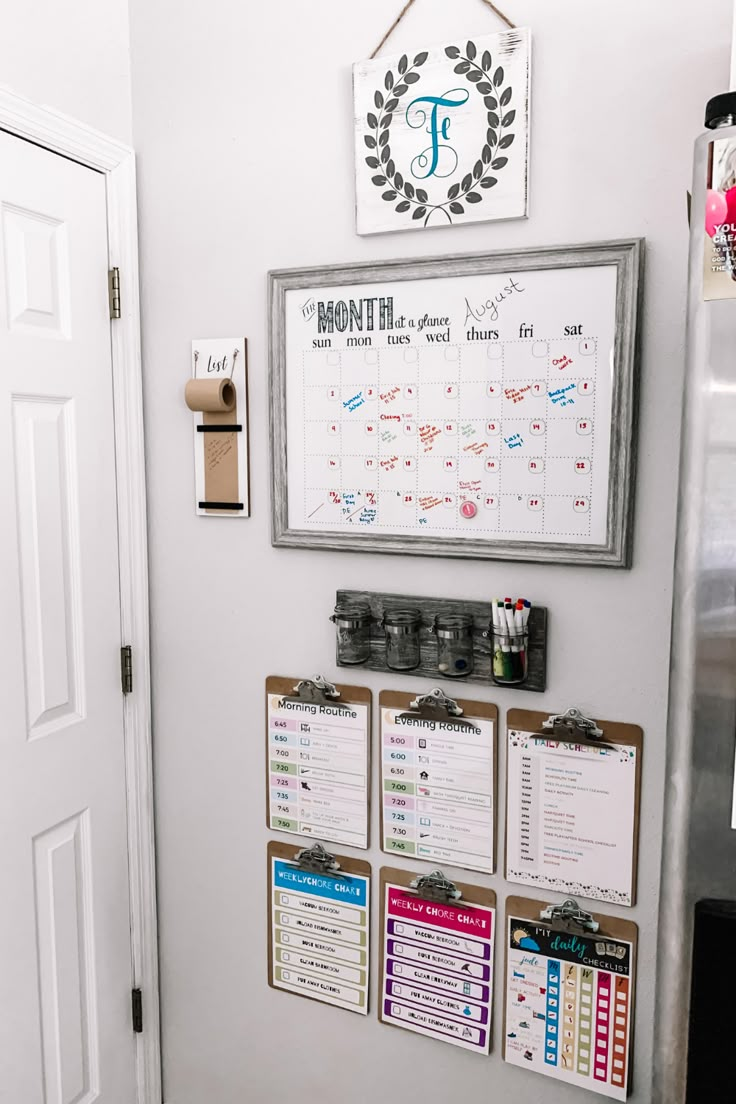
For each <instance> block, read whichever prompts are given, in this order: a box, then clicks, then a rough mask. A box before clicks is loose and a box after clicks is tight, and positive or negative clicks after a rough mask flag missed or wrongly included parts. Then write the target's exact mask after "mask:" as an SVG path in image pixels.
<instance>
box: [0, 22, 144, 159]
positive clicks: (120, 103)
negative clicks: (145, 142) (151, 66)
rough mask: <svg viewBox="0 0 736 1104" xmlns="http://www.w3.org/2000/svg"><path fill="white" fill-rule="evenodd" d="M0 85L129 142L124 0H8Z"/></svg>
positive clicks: (0, 50) (1, 42)
mask: <svg viewBox="0 0 736 1104" xmlns="http://www.w3.org/2000/svg"><path fill="white" fill-rule="evenodd" d="M0 85H7V86H8V87H9V88H10V89H12V91H13V92H17V93H19V94H20V95H22V96H25V97H26V98H27V99H29V100H33V101H34V102H35V103H39V104H45V105H47V106H49V107H53V108H55V109H56V110H57V111H61V112H63V113H64V114H65V115H70V116H72V118H74V119H77V120H78V121H79V122H82V123H87V125H88V126H91V127H94V128H95V129H96V130H100V131H102V132H103V133H104V134H107V135H108V136H109V137H111V138H118V139H119V140H120V141H122V142H130V140H131V105H130V51H129V29H128V3H127V0H6V2H5V3H4V4H3V12H2V32H1V33H0Z"/></svg>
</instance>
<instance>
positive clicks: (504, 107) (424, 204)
mask: <svg viewBox="0 0 736 1104" xmlns="http://www.w3.org/2000/svg"><path fill="white" fill-rule="evenodd" d="M530 47H531V36H530V32H529V30H528V29H527V28H519V29H516V28H515V29H514V30H511V31H503V32H501V33H500V34H490V35H481V36H477V37H476V38H474V39H470V40H469V41H467V42H466V43H464V44H450V45H446V46H438V47H435V48H433V49H431V50H421V51H419V52H418V53H416V54H411V53H406V54H402V55H401V56H400V57H399V56H394V57H389V58H376V59H374V60H370V61H361V62H358V63H357V64H356V65H355V66H354V67H353V91H354V103H355V183H356V216H357V231H358V233H359V234H379V233H385V232H386V231H389V230H416V229H424V228H425V227H436V226H450V225H454V224H458V225H461V224H462V223H464V222H486V221H489V220H492V219H510V218H525V217H526V215H527V199H528V155H529V64H530Z"/></svg>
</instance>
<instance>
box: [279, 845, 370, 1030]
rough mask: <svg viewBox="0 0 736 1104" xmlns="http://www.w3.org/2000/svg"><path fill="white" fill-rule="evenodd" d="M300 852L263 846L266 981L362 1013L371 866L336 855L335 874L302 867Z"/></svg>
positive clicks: (291, 847)
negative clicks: (266, 886) (267, 921)
mask: <svg viewBox="0 0 736 1104" xmlns="http://www.w3.org/2000/svg"><path fill="white" fill-rule="evenodd" d="M299 851H300V848H299V847H295V846H294V845H293V844H283V843H276V842H273V841H272V842H271V843H269V845H268V875H269V883H268V884H269V915H270V925H269V927H270V931H269V936H270V938H269V959H268V982H269V985H270V986H271V987H272V988H273V989H282V990H285V991H286V992H289V993H294V994H296V995H298V996H302V997H310V998H312V1000H318V1001H323V1002H324V1003H326V1004H333V1005H335V1006H336V1007H338V1008H344V1009H347V1010H348V1011H350V1012H357V1013H359V1014H360V1015H363V1016H365V1015H366V1014H367V1012H368V978H369V968H370V884H371V876H370V875H371V868H370V866H369V865H368V863H366V862H363V861H361V860H360V859H348V858H345V857H343V856H335V858H336V859H337V862H338V865H339V870H338V871H336V872H320V871H315V870H305V869H300V866H299V864H298V861H297V854H298V852H299Z"/></svg>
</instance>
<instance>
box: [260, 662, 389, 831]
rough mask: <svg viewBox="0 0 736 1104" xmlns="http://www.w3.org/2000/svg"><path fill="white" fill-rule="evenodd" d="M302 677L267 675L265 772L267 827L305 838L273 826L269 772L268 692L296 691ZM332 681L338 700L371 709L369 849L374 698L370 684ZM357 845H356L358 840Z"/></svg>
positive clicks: (368, 734)
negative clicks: (355, 684)
mask: <svg viewBox="0 0 736 1104" xmlns="http://www.w3.org/2000/svg"><path fill="white" fill-rule="evenodd" d="M300 681H301V680H300V679H298V678H284V677H282V676H281V675H269V676H268V678H267V679H266V714H265V729H266V763H265V771H264V774H265V780H266V827H267V828H268V830H269V832H279V831H284V832H285V833H287V834H288V835H290V836H294V835H297V836H300V838H303V835H302V833H300V832H292V831H291V830H290V829H280V828H273V827H272V826H271V784H270V775H271V772H270V769H269V762H270V745H269V740H268V696H269V694H283V695H289V696H293V695H294V687H295V686H296V685H297V683H298V682H300ZM333 685H334V687H335V689H336V690H338V691H339V693H340V697H339V699H338V701H341V702H344V703H345V704H346V705H350V704H354V705H366V706H368V713H367V720H366V725H367V732H366V764H365V776H366V780H367V785H366V800H367V803H368V805H367V809H366V846H365V849H364V850H366V851H367V850H368V848H369V847H370V843H371V789H372V786H371V724H372V720H371V711H372V709H371V707H372V700H373V698H372V694H371V691H370V689H369V688H368V687H367V686H349V685H347V684H346V683H343V682H336V683H333ZM316 838H318V837H315V839H316ZM319 838H321V839H323V840H324V841H325V843H330V842H332V843H334V842H335V841H334V840H330V837H329V835H325V834H323V835H322V836H321V837H319ZM336 846H338V847H339V846H343V847H346V846H349V845H348V844H342V845H341V844H340V843H339V842H338V843H336ZM355 846H357V844H356V845H355ZM297 850H299V848H297ZM359 850H363V848H359Z"/></svg>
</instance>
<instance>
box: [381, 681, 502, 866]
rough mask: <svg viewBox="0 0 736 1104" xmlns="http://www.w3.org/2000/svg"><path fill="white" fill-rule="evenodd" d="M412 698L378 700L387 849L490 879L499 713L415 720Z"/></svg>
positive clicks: (475, 705) (473, 707) (471, 708)
mask: <svg viewBox="0 0 736 1104" xmlns="http://www.w3.org/2000/svg"><path fill="white" fill-rule="evenodd" d="M410 699H411V695H402V694H399V693H394V692H390V691H389V692H383V693H382V694H381V699H380V701H381V706H380V708H381V745H382V746H381V780H382V784H381V797H382V801H383V809H382V816H383V843H382V847H383V850H384V851H388V852H391V853H393V854H398V855H410V856H412V857H416V858H418V859H424V860H426V861H428V862H443V863H451V864H452V865H453V866H459V867H463V868H464V869H466V870H478V871H482V872H484V873H488V874H490V873H492V872H493V869H494V855H495V840H494V834H495V833H494V824H495V785H496V783H495V725H496V719H495V718H496V715H497V714H496V708H495V706H489V705H487V704H486V703H481V702H465V703H463V704H464V705H465V706H466V707H467V709H466V714H469V715H466V714H463V717H462V718H460V717H458V718H454V717H451V716H448V717H446V718H445V719H440V718H437V719H430V718H427V717H423V716H419V715H412V711H411V710H410V709H408V708H406V706H408V704H409V701H410ZM401 703H405V705H404V706H403V707H402V704H401ZM476 711H479V712H480V711H482V712H484V713H485V714H486V716H476V715H475V712H476Z"/></svg>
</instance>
